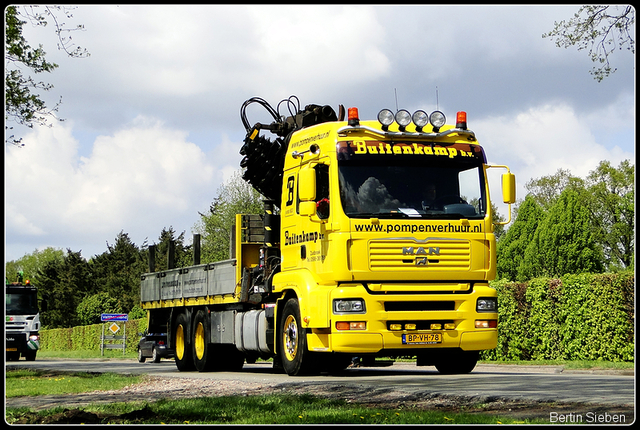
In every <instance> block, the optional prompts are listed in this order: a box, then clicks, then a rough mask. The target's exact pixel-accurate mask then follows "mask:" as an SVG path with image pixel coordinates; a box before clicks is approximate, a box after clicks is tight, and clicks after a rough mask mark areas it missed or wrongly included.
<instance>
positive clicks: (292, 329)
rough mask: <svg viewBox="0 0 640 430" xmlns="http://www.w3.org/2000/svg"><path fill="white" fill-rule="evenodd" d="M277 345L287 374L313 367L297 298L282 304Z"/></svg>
mask: <svg viewBox="0 0 640 430" xmlns="http://www.w3.org/2000/svg"><path fill="white" fill-rule="evenodd" d="M278 346H279V352H278V354H279V356H280V359H281V361H282V367H283V368H284V371H285V372H286V373H287V374H288V375H291V376H297V375H304V374H306V373H308V372H309V371H310V370H311V368H312V367H313V363H312V353H311V352H309V350H308V349H307V335H306V333H305V331H304V328H303V327H302V325H301V319H300V307H299V305H298V300H297V299H290V300H289V301H288V302H287V303H285V305H284V309H283V312H282V318H281V319H280V327H279V330H278Z"/></svg>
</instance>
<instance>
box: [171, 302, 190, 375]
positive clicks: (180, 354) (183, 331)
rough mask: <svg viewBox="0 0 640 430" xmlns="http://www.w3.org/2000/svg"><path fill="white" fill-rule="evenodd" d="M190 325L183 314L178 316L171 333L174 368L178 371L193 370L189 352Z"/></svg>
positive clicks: (187, 318)
mask: <svg viewBox="0 0 640 430" xmlns="http://www.w3.org/2000/svg"><path fill="white" fill-rule="evenodd" d="M190 327H191V324H190V321H189V317H188V316H187V315H185V314H180V315H178V318H176V324H175V327H174V329H173V330H172V333H173V345H174V347H175V349H176V367H177V368H178V370H180V371H182V372H183V371H188V370H193V369H194V368H195V366H194V364H193V354H192V351H191V342H190V339H191V330H190Z"/></svg>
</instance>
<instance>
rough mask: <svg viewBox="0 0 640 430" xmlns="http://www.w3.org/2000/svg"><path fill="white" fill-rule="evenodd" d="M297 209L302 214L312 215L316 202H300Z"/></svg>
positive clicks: (314, 212)
mask: <svg viewBox="0 0 640 430" xmlns="http://www.w3.org/2000/svg"><path fill="white" fill-rule="evenodd" d="M299 211H300V215H302V216H309V217H310V216H314V215H315V214H316V202H314V201H310V202H300V209H299Z"/></svg>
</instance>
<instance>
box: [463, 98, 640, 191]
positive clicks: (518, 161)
mask: <svg viewBox="0 0 640 430" xmlns="http://www.w3.org/2000/svg"><path fill="white" fill-rule="evenodd" d="M608 111H609V108H608V107H605V108H603V112H608ZM596 115H597V114H596ZM469 127H470V128H471V129H473V130H474V131H475V132H476V134H477V137H478V140H479V142H480V144H481V145H482V146H483V147H484V148H485V151H486V153H487V158H488V161H489V163H493V164H507V165H509V167H510V168H511V171H512V173H515V174H516V178H517V180H518V193H517V194H518V198H524V196H525V194H526V190H525V188H524V185H525V184H526V183H527V182H528V181H529V180H530V179H532V178H540V177H542V176H547V175H552V174H554V173H556V171H557V170H558V169H560V168H562V169H566V170H569V171H570V172H571V173H572V174H573V175H575V176H579V177H583V178H584V177H586V176H587V175H588V173H589V172H590V171H592V170H594V169H595V168H596V167H597V166H598V164H599V163H600V162H601V161H603V160H609V161H611V162H612V164H614V165H618V164H619V162H620V161H622V160H624V159H632V160H633V159H634V154H632V153H629V152H626V151H623V150H621V149H620V148H618V147H611V146H606V145H604V144H602V143H601V142H599V141H598V139H597V138H596V136H595V135H594V132H593V130H597V129H598V128H599V127H600V125H599V123H597V122H593V121H591V120H590V117H589V118H587V117H585V118H580V117H579V116H578V115H577V114H576V112H575V110H574V109H573V108H572V107H570V106H567V105H564V104H548V105H542V106H537V107H534V108H531V109H528V110H527V111H523V112H518V113H514V114H513V115H509V116H503V117H499V118H485V119H481V120H476V121H474V122H473V123H472V124H469Z"/></svg>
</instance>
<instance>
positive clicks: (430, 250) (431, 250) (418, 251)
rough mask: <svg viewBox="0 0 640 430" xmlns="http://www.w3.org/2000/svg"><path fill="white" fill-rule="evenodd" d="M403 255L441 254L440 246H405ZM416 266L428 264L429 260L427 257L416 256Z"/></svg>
mask: <svg viewBox="0 0 640 430" xmlns="http://www.w3.org/2000/svg"><path fill="white" fill-rule="evenodd" d="M402 255H424V256H426V255H440V248H439V247H437V246H436V247H427V249H424V247H422V246H418V247H415V248H414V247H413V246H408V247H407V246H404V247H402ZM415 265H416V266H428V265H429V262H428V260H427V257H416V259H415Z"/></svg>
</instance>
